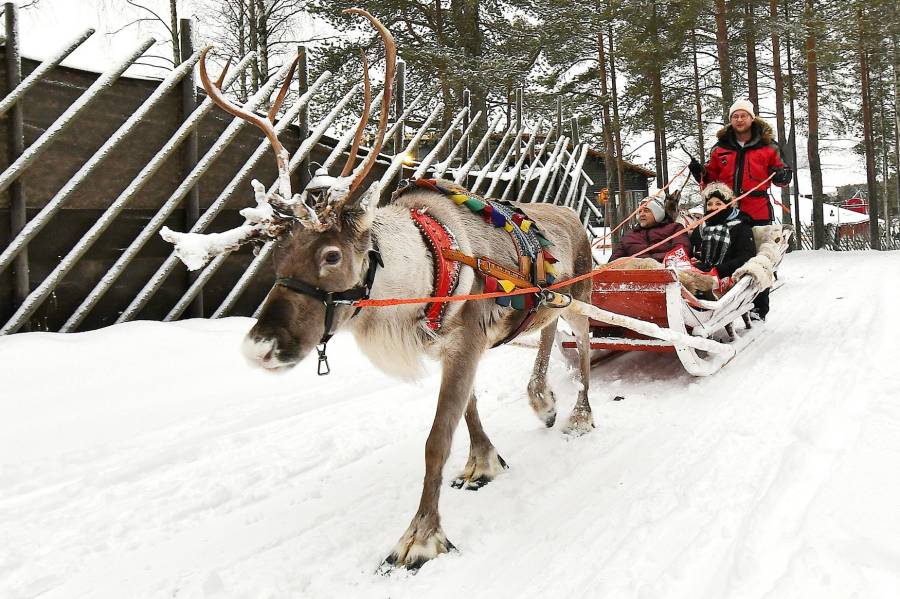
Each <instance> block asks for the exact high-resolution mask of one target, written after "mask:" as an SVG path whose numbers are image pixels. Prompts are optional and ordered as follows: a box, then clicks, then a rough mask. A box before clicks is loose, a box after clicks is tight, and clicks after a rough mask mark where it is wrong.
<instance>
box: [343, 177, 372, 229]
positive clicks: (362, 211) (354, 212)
mask: <svg viewBox="0 0 900 599" xmlns="http://www.w3.org/2000/svg"><path fill="white" fill-rule="evenodd" d="M377 188H378V186H377V185H373V186H372V187H370V188H369V189H368V190H367V191H366V192H365V193H364V194H363V196H362V197H361V198H360V199H359V201H357V202H354V203H352V204H348V205H346V206H345V207H344V208H343V209H342V210H341V215H340V219H341V221H342V224H343V225H349V226H350V227H352V228H353V229H355V230H357V231H368V230H369V229H371V228H372V223H373V222H374V220H375V209H376V208H377V207H378V197H379V193H378V189H377Z"/></svg>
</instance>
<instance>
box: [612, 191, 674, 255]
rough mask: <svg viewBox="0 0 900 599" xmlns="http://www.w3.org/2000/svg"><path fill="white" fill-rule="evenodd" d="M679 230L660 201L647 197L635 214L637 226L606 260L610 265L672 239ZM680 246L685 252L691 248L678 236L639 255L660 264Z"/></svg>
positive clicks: (623, 238)
mask: <svg viewBox="0 0 900 599" xmlns="http://www.w3.org/2000/svg"><path fill="white" fill-rule="evenodd" d="M682 228H683V227H682V226H681V225H679V224H678V223H675V222H673V221H672V219H671V218H670V217H669V215H668V214H666V207H665V205H664V203H663V201H662V200H661V199H660V198H658V197H654V198H649V199H648V200H646V201H645V202H644V204H643V205H642V206H641V208H640V210H639V211H638V224H637V226H636V227H635V228H634V229H632V230H631V231H628V232H627V233H625V234H624V235H623V236H622V239H621V240H619V243H618V245H616V247H615V249H614V250H613V253H612V256H610V257H609V261H610V262H612V261H613V260H617V259H619V258H624V257H626V256H634V255H635V254H637V253H638V252H641V251H643V250H646V249H647V248H649V247H651V246H654V245H656V244H657V243H659V242H661V241H663V240H664V239H666V238H667V237H671V236H672V235H673V234H675V233H677V232H678V231H680V230H681V229H682ZM679 246H682V247H684V248H685V250H687V249H688V248H689V247H690V240H689V239H688V235H687V233H682V234H681V235H677V236H676V237H674V238H672V239H670V240H668V241H666V242H665V243H663V244H661V245H660V246H659V247H655V248H653V249H652V250H650V251H649V252H647V253H645V254H641V256H642V257H645V258H653V259H654V260H656V261H658V262H662V261H663V258H665V256H666V254H668V253H669V252H670V251H672V250H673V249H675V248H677V247H679Z"/></svg>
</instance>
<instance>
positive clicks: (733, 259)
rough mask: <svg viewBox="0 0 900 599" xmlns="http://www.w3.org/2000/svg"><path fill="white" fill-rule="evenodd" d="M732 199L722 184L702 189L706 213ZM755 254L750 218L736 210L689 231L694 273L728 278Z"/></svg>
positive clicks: (723, 213)
mask: <svg viewBox="0 0 900 599" xmlns="http://www.w3.org/2000/svg"><path fill="white" fill-rule="evenodd" d="M733 198H734V193H733V192H732V191H731V188H730V187H728V186H727V185H725V184H724V183H712V184H710V185H707V186H706V188H705V189H704V190H703V199H704V200H705V201H706V214H709V213H711V212H714V211H716V210H718V209H719V208H722V207H723V206H725V205H726V204H727V203H728V202H730V201H731V200H732V199H733ZM755 255H756V244H755V243H754V242H753V227H752V226H751V225H750V221H749V217H748V216H746V215H745V214H744V213H743V212H739V211H738V209H737V208H736V207H735V208H730V209H729V208H726V209H725V210H722V211H721V212H719V213H718V214H716V215H715V216H713V217H712V218H710V219H709V220H707V221H706V222H704V223H703V224H701V225H700V226H699V227H697V228H696V229H694V230H693V231H692V232H691V256H692V258H694V259H696V260H697V262H696V263H695V264H694V267H695V268H696V269H697V270H701V271H703V272H708V273H710V274H713V275H717V276H718V277H719V278H720V279H724V278H726V277H730V276H731V275H732V274H733V273H734V271H735V270H737V269H738V268H740V267H741V266H742V265H743V264H744V263H745V262H746V261H747V260H749V259H750V258H752V257H753V256H755Z"/></svg>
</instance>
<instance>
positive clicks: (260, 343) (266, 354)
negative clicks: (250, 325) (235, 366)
mask: <svg viewBox="0 0 900 599" xmlns="http://www.w3.org/2000/svg"><path fill="white" fill-rule="evenodd" d="M241 349H242V350H243V352H244V356H245V357H246V358H247V359H248V360H250V361H251V362H254V363H258V364H262V365H263V366H265V365H266V363H267V362H269V361H270V360H272V358H273V357H274V356H275V350H276V349H278V341H277V340H276V339H275V338H271V337H259V336H256V335H247V336H246V337H244V343H243V346H242V348H241Z"/></svg>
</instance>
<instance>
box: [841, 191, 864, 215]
mask: <svg viewBox="0 0 900 599" xmlns="http://www.w3.org/2000/svg"><path fill="white" fill-rule="evenodd" d="M841 208H846V209H847V210H852V211H853V212H858V213H859V214H868V213H869V201H868V200H866V199H865V198H861V197H859V194H858V193H857V194H856V195H854V196H853V197H852V198H850V199H849V200H847V201H846V202H844V203H843V204H841Z"/></svg>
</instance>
